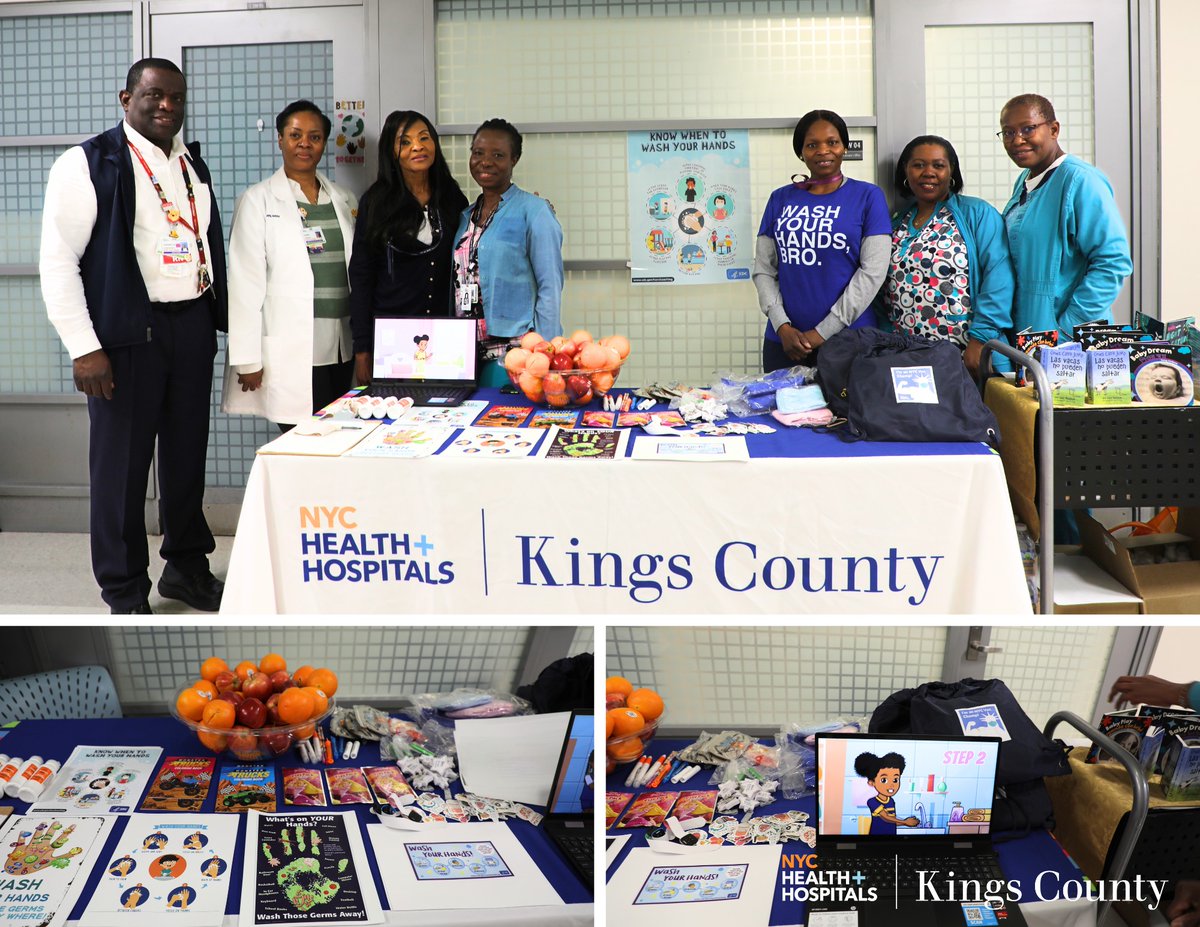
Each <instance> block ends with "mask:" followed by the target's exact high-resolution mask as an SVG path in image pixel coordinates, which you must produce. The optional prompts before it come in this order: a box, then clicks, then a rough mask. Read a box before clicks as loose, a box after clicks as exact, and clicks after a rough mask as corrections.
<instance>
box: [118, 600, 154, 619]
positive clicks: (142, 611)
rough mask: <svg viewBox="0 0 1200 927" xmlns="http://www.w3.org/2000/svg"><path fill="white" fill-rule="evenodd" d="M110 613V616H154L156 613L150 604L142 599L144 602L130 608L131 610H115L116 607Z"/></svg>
mask: <svg viewBox="0 0 1200 927" xmlns="http://www.w3.org/2000/svg"><path fill="white" fill-rule="evenodd" d="M108 612H109V614H110V615H153V614H154V611H153V610H152V609H151V608H150V603H149V602H147V601H146V600H145V599H142V601H140V602H138V604H137V605H133V606H130V607H129V608H115V607H114V608H110V609H109V610H108Z"/></svg>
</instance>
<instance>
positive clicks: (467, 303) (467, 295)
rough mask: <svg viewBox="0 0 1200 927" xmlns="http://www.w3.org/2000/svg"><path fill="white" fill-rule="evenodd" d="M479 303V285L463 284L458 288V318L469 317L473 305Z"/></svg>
mask: <svg viewBox="0 0 1200 927" xmlns="http://www.w3.org/2000/svg"><path fill="white" fill-rule="evenodd" d="M478 301H479V284H478V283H464V284H463V285H462V286H460V287H459V288H458V314H459V315H460V316H468V315H471V312H472V310H473V309H474V308H475V304H476V303H477V302H478Z"/></svg>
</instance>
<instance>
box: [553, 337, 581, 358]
mask: <svg viewBox="0 0 1200 927" xmlns="http://www.w3.org/2000/svg"><path fill="white" fill-rule="evenodd" d="M555 351H556V352H557V353H559V354H565V355H567V357H574V356H575V355H576V354H578V353H579V345H577V344H576V343H575V342H574V341H571V340H570V339H569V338H564V339H563V343H562V346H561V347H558V348H556V349H555Z"/></svg>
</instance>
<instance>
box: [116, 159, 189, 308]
mask: <svg viewBox="0 0 1200 927" xmlns="http://www.w3.org/2000/svg"><path fill="white" fill-rule="evenodd" d="M125 142H126V144H128V145H129V147H130V148H131V149H132V150H133V153H134V154H135V155H137V159H138V161H139V162H140V163H141V165H142V167H143V168H144V169H145V171H146V176H147V177H149V178H150V182H151V183H152V184H154V191H155V192H156V193H157V194H158V199H159V202H161V203H162V210H163V212H164V213H166V216H167V223H168V224H169V225H170V226H171V237H172V238H178V237H179V233H178V232H176V231H175V228H174V226H175V223H177V222H178V223H179V224H180V225H182V226H183V227H184V228H185V229H187V230H188V231H189V232H191V233H192V234H193V235H195V236H196V253H197V255H199V258H200V274H199V277H198V278H197V281H196V285H197V287H198V289H199V292H201V293H203V292H204V290H205V288H206V287H207V286H208V284H209V279H208V266H207V262H206V261H205V258H204V239H203V238H202V237H201V235H200V218H199V216H198V215H197V214H196V194H195V191H194V190H193V189H192V175H191V174H189V173H188V169H187V162H186V161H184V160H183V155H180V156H179V169H180V170H181V171H183V182H184V185H185V186H186V187H187V198H188V205H189V206H190V207H191V208H192V224H191V225H188V222H187V219H185V218H183V216H181V215H180V214H179V210H178V209H176V208H175V206H174V204H173V203H172V202H171V201H170V200H168V199H167V195H166V194H165V193H164V192H163V188H162V185H161V184H160V183H159V182H158V178H157V177H155V176H154V171H152V170H151V169H150V165H149V164H147V163H146V159H145V158H143V157H142V153H141V152H140V151H138V150H137V146H136V145H134V144H133V142H131V141H129V139H125Z"/></svg>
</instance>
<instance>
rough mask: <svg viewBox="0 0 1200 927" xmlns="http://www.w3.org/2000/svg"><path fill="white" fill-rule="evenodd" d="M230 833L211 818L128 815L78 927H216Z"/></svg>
mask: <svg viewBox="0 0 1200 927" xmlns="http://www.w3.org/2000/svg"><path fill="white" fill-rule="evenodd" d="M237 832H238V822H237V818H230V817H225V816H222V815H216V814H133V815H130V817H129V823H128V824H127V825H126V826H125V832H124V833H123V834H122V835H121V838H120V840H118V841H117V846H116V849H115V850H114V851H113V853H112V856H111V857H110V858H109V859H107V860H105V865H104V872H103V874H102V875H101V876H100V881H99V882H98V883H97V885H96V889H95V891H94V892H93V893H92V897H91V898H90V899H89V900H88V903H87V909H86V910H85V911H84V912H83V916H82V917H81V918H80V919H79V925H80V927H114V925H126V924H128V925H130V927H143V925H144V927H163V925H179V927H220V925H221V923H222V922H223V921H224V919H225V902H226V899H227V897H228V895H229V882H230V870H231V868H232V866H233V855H234V852H235V851H236V848H237Z"/></svg>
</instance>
